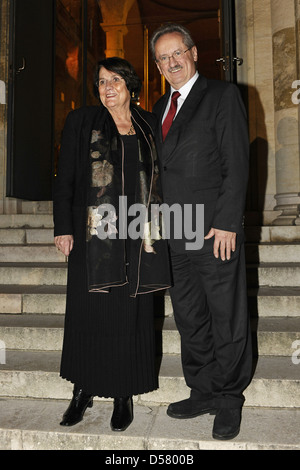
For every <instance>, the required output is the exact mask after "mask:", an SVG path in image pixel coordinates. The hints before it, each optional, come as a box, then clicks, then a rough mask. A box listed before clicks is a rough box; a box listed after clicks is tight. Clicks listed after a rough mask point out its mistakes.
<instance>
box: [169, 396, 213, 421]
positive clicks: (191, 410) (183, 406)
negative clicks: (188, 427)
mask: <svg viewBox="0 0 300 470" xmlns="http://www.w3.org/2000/svg"><path fill="white" fill-rule="evenodd" d="M215 411H216V410H215V408H214V407H213V406H212V403H211V402H209V401H200V400H192V399H191V398H187V399H186V400H182V401H178V402H176V403H171V404H170V405H169V406H168V409H167V414H168V415H169V416H171V418H177V419H188V418H195V417H196V416H200V415H204V414H206V413H209V414H215Z"/></svg>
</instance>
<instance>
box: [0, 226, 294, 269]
mask: <svg viewBox="0 0 300 470" xmlns="http://www.w3.org/2000/svg"><path fill="white" fill-rule="evenodd" d="M245 251H246V259H247V262H248V263H252V264H253V263H268V262H270V261H272V263H285V264H286V263H295V262H297V261H298V260H299V259H300V243H291V244H284V243H261V244H258V243H249V244H246V247H245ZM65 261H67V259H66V257H65V256H64V255H63V254H62V253H61V252H59V251H58V250H57V249H56V247H55V246H54V243H53V234H51V235H50V234H49V231H48V230H47V229H30V230H28V229H27V230H26V229H15V230H14V229H7V230H4V229H2V230H0V262H11V263H17V262H50V263H51V262H65Z"/></svg>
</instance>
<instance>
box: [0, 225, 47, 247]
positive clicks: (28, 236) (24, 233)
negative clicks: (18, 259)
mask: <svg viewBox="0 0 300 470" xmlns="http://www.w3.org/2000/svg"><path fill="white" fill-rule="evenodd" d="M53 241H54V238H53V228H0V245H26V244H31V243H35V244H40V243H41V244H45V243H48V244H49V245H53Z"/></svg>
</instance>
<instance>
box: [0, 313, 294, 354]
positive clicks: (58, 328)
mask: <svg viewBox="0 0 300 470" xmlns="http://www.w3.org/2000/svg"><path fill="white" fill-rule="evenodd" d="M155 323H156V336H157V338H156V343H157V351H158V352H159V353H161V354H178V355H180V337H179V333H178V331H177V328H176V325H175V321H174V319H173V317H166V318H159V317H158V318H156V320H155ZM251 323H252V324H251V326H252V335H253V350H254V353H255V355H256V356H257V355H268V356H288V357H292V355H293V353H295V349H296V345H297V340H299V343H300V316H299V317H298V318H261V319H252V322H251ZM63 328H64V316H63V315H12V314H10V315H0V339H1V341H3V343H4V344H5V348H6V350H26V351H30V350H32V351H37V350H41V351H60V350H61V347H62V341H63ZM299 346H300V344H299Z"/></svg>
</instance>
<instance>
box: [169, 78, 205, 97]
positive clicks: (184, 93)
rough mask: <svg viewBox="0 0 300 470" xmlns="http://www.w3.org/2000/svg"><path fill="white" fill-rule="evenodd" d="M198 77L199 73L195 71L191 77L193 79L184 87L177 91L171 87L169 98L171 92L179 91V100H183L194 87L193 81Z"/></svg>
mask: <svg viewBox="0 0 300 470" xmlns="http://www.w3.org/2000/svg"><path fill="white" fill-rule="evenodd" d="M198 77H199V72H198V71H196V73H195V75H193V77H192V78H190V79H189V81H188V82H187V83H186V84H185V85H183V86H182V87H181V88H179V90H175V89H174V88H173V87H171V96H172V93H173V91H179V93H180V98H182V99H184V100H185V99H186V97H187V96H188V94H189V92H190V91H191V88H192V86H193V85H194V83H195V81H196V80H197V79H198Z"/></svg>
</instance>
